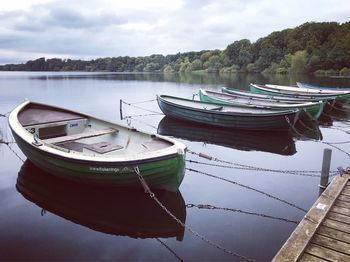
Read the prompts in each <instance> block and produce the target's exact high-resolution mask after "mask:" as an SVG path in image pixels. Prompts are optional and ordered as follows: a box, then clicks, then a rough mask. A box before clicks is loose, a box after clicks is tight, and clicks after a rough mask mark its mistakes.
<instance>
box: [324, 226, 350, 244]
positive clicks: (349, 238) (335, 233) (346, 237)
mask: <svg viewBox="0 0 350 262" xmlns="http://www.w3.org/2000/svg"><path fill="white" fill-rule="evenodd" d="M317 233H318V234H320V235H323V236H327V237H330V238H334V239H337V240H339V241H343V242H346V243H349V244H350V234H347V233H344V232H342V231H339V230H336V229H333V228H329V227H325V226H323V227H320V228H319V229H318V230H317Z"/></svg>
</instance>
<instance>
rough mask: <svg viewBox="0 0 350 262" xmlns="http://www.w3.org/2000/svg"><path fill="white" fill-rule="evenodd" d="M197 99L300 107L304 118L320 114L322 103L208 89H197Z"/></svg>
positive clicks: (240, 104)
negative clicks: (288, 101)
mask: <svg viewBox="0 0 350 262" xmlns="http://www.w3.org/2000/svg"><path fill="white" fill-rule="evenodd" d="M199 99H200V100H201V101H203V102H211V103H216V104H219V105H234V106H240V107H253V108H265V109H273V110H286V109H300V110H301V114H302V115H305V117H306V118H312V119H315V120H316V119H317V118H319V116H320V115H321V114H322V111H323V107H324V103H323V102H322V101H317V102H306V103H295V102H294V103H287V102H280V101H276V100H270V99H265V100H264V99H257V98H252V97H244V96H240V95H232V94H227V93H220V92H215V91H210V90H203V89H200V90H199Z"/></svg>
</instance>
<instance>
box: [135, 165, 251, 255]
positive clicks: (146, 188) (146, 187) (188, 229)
mask: <svg viewBox="0 0 350 262" xmlns="http://www.w3.org/2000/svg"><path fill="white" fill-rule="evenodd" d="M134 171H135V174H136V175H137V177H138V179H139V181H140V183H141V185H142V187H143V189H144V190H145V193H146V194H148V195H149V196H150V197H151V198H152V199H153V200H154V201H155V202H156V203H157V204H158V205H159V206H160V207H161V208H162V209H163V210H164V211H165V212H166V213H167V214H168V215H169V216H170V217H171V218H173V219H174V220H175V221H176V222H177V223H178V224H179V225H181V226H182V227H183V228H185V229H186V230H187V231H189V232H190V233H192V234H193V235H194V236H196V237H198V238H199V239H201V240H202V241H204V242H206V243H207V244H209V245H211V246H213V247H215V248H217V249H219V250H221V251H223V252H225V253H227V254H230V255H232V256H234V257H236V258H239V259H242V260H245V261H251V262H253V261H255V260H254V259H251V258H247V257H245V256H242V255H240V254H238V253H235V252H233V251H231V250H229V249H227V248H225V247H222V246H221V245H219V244H216V243H214V242H213V241H211V240H209V239H208V238H206V237H205V236H203V235H201V234H199V233H198V232H197V231H195V230H194V229H192V228H191V227H190V226H188V225H186V224H185V223H184V222H182V221H181V220H180V219H178V218H177V217H176V216H175V215H174V214H173V213H172V212H171V211H169V209H167V208H166V207H165V206H164V205H163V204H162V203H161V202H160V201H159V199H158V198H157V197H156V196H155V194H154V193H153V192H152V191H151V189H150V188H149V186H148V184H147V183H146V181H145V180H144V178H143V177H142V175H141V173H140V170H139V168H138V167H137V166H136V167H135V168H134Z"/></svg>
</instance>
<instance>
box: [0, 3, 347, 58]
mask: <svg viewBox="0 0 350 262" xmlns="http://www.w3.org/2000/svg"><path fill="white" fill-rule="evenodd" d="M309 21H315V22H329V21H336V22H339V23H343V22H346V21H350V2H349V0H0V64H4V63H17V62H24V61H27V60H30V59H36V58H39V57H43V56H45V57H46V58H52V57H60V58H73V59H92V58H97V57H112V56H126V55H128V56H146V55H151V54H164V55H166V54H175V53H177V52H186V51H200V50H205V49H224V48H225V47H226V46H227V45H228V44H230V43H233V42H234V41H236V40H240V39H243V38H247V39H249V40H251V41H252V42H254V41H256V40H257V39H259V38H260V37H264V36H267V35H268V34H270V33H271V32H273V31H279V30H283V29H286V28H293V27H295V26H298V25H301V24H302V23H305V22H309Z"/></svg>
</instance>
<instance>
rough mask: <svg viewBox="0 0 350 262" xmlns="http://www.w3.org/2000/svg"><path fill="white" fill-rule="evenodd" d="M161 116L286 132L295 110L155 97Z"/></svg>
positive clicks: (225, 125) (295, 117)
mask: <svg viewBox="0 0 350 262" xmlns="http://www.w3.org/2000/svg"><path fill="white" fill-rule="evenodd" d="M157 100H158V105H159V107H160V109H161V110H162V112H163V113H164V114H165V115H167V116H170V117H173V118H177V119H181V120H187V121H192V122H197V123H203V124H208V125H213V126H220V127H228V128H237V129H249V130H271V131H272V130H286V129H290V128H291V126H293V125H294V124H295V123H296V122H297V120H298V118H299V113H300V111H299V110H298V109H288V110H271V109H261V108H250V107H238V106H229V105H218V104H215V103H208V102H201V101H195V100H190V99H186V98H180V97H174V96H166V95H161V96H157Z"/></svg>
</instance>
